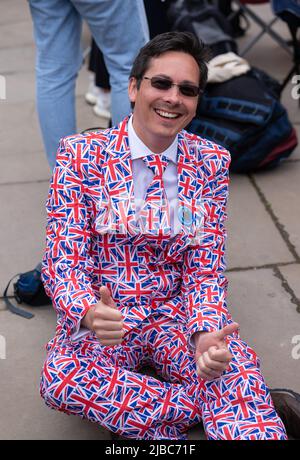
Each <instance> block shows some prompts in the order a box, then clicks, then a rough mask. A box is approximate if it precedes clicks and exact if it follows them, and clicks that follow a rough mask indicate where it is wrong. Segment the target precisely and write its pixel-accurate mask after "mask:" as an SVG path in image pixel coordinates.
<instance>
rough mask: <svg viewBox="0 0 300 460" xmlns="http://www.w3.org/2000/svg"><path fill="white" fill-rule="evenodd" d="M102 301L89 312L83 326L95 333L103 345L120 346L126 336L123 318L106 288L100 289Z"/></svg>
mask: <svg viewBox="0 0 300 460" xmlns="http://www.w3.org/2000/svg"><path fill="white" fill-rule="evenodd" d="M100 295H101V299H100V301H99V302H98V303H97V304H96V305H94V306H93V307H92V308H90V310H89V311H88V312H87V314H86V315H85V317H84V318H83V320H82V325H83V326H85V327H88V328H89V329H91V330H92V331H94V332H95V334H96V336H97V338H98V339H99V342H100V344H101V345H106V346H113V345H119V344H120V343H121V342H122V338H123V336H124V330H123V321H122V320H123V318H122V314H121V312H120V311H119V310H118V309H117V306H116V303H115V302H114V300H113V298H112V297H111V295H110V292H109V290H108V288H107V287H106V286H101V287H100Z"/></svg>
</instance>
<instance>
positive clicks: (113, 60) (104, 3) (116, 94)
mask: <svg viewBox="0 0 300 460" xmlns="http://www.w3.org/2000/svg"><path fill="white" fill-rule="evenodd" d="M72 3H73V5H74V6H75V7H76V9H77V10H78V12H79V13H80V15H81V16H82V17H83V18H84V19H85V20H86V21H87V23H88V25H89V27H90V29H91V32H92V35H93V37H94V39H95V41H96V43H97V45H98V47H99V48H100V49H101V51H102V53H103V56H104V61H105V63H106V66H107V70H108V73H109V78H110V85H111V90H112V123H113V125H114V124H116V123H119V122H120V121H121V120H122V119H123V118H124V117H125V116H126V115H128V114H129V113H130V111H131V109H130V102H129V98H128V77H129V74H130V70H131V66H132V64H133V61H134V58H135V56H136V55H137V53H138V51H139V50H140V48H141V47H142V46H143V45H144V44H145V43H146V41H147V40H148V32H147V30H146V28H147V27H146V18H145V12H144V5H143V1H142V0H131V1H130V2H124V0H114V1H113V2H112V1H111V0H90V1H87V0H72Z"/></svg>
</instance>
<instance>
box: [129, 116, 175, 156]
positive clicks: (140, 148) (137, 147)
mask: <svg viewBox="0 0 300 460" xmlns="http://www.w3.org/2000/svg"><path fill="white" fill-rule="evenodd" d="M132 118H133V117H132V115H131V117H130V118H129V120H128V141H129V147H130V151H131V158H132V159H133V160H137V159H138V158H143V157H145V156H146V155H151V154H153V152H151V150H150V149H149V148H148V147H147V146H146V145H145V144H144V142H143V141H142V140H141V139H140V138H139V137H138V135H137V134H136V132H135V130H134V127H133V123H132ZM177 149H178V135H177V136H176V137H175V139H174V141H173V142H172V144H171V145H170V146H169V147H168V148H167V149H166V150H165V151H164V152H162V153H161V155H165V156H166V157H167V158H169V160H170V161H172V163H174V164H177Z"/></svg>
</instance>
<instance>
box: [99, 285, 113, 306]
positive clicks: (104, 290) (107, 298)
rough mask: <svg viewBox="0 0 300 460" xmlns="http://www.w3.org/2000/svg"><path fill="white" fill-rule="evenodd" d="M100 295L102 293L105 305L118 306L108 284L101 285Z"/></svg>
mask: <svg viewBox="0 0 300 460" xmlns="http://www.w3.org/2000/svg"><path fill="white" fill-rule="evenodd" d="M100 295H101V301H102V302H103V303H105V305H108V306H109V307H113V308H116V304H115V302H114V300H113V298H112V296H111V295H110V292H109V289H108V287H106V286H101V287H100Z"/></svg>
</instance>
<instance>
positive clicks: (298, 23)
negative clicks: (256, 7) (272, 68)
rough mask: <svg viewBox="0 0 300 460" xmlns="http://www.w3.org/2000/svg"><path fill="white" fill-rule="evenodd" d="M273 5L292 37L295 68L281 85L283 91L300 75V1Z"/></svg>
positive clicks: (280, 0) (280, 1) (276, 0)
mask: <svg viewBox="0 0 300 460" xmlns="http://www.w3.org/2000/svg"><path fill="white" fill-rule="evenodd" d="M271 3H272V8H273V12H274V14H275V15H276V17H279V18H280V19H282V20H283V21H285V22H286V23H287V26H288V28H289V31H290V33H291V37H292V41H291V45H292V48H293V67H292V68H291V70H290V72H289V73H288V74H287V76H286V78H285V79H284V81H283V83H282V85H281V91H282V90H283V89H284V88H285V87H286V85H287V83H288V82H289V80H290V79H291V78H292V76H293V75H300V42H299V40H298V39H297V32H298V29H299V27H300V0H272V1H271ZM299 105H300V99H299Z"/></svg>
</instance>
